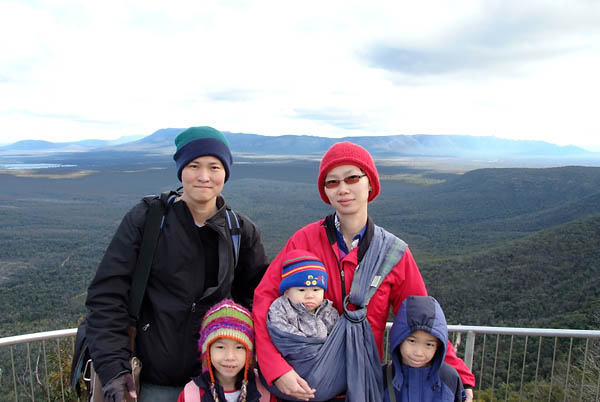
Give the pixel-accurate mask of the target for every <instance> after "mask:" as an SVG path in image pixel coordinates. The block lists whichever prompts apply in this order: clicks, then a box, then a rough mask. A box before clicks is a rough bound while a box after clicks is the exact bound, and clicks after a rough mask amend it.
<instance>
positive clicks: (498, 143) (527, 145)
mask: <svg viewBox="0 0 600 402" xmlns="http://www.w3.org/2000/svg"><path fill="white" fill-rule="evenodd" d="M182 130H183V129H181V128H164V129H160V130H157V131H156V132H154V133H153V134H151V135H148V136H146V137H143V138H141V139H139V140H136V141H130V142H125V143H122V142H119V143H117V142H116V141H102V140H85V141H78V142H66V143H51V142H46V141H20V142H18V143H15V144H12V145H7V146H4V147H0V153H10V152H17V151H30V152H39V151H57V152H58V151H60V152H74V151H78V152H80V151H86V150H87V151H103V152H106V151H127V152H144V153H153V154H159V155H160V154H172V153H173V152H174V149H175V147H174V145H173V140H174V138H175V137H176V136H177V134H179V133H180V132H181V131H182ZM224 134H225V135H226V136H227V138H228V139H229V141H230V144H231V148H232V151H233V152H234V153H239V154H259V155H264V154H272V155H318V156H320V155H322V154H323V153H324V152H325V151H326V150H327V149H328V148H329V147H330V146H331V145H332V144H334V143H335V142H339V141H352V142H355V143H357V144H360V145H362V146H364V147H365V148H367V149H368V150H369V151H370V152H371V153H372V154H373V155H374V156H377V157H382V158H383V157H445V158H461V157H469V158H515V159H520V158H561V159H565V158H574V159H577V158H592V159H593V158H595V159H597V160H600V153H594V152H589V151H587V150H584V149H581V148H578V147H575V146H559V145H555V144H550V143H547V142H543V141H518V140H507V139H501V138H496V137H473V136H463V135H423V134H420V135H391V136H369V137H367V136H363V137H345V138H328V137H315V136H307V135H281V136H264V135H259V134H246V133H230V132H225V133H224Z"/></svg>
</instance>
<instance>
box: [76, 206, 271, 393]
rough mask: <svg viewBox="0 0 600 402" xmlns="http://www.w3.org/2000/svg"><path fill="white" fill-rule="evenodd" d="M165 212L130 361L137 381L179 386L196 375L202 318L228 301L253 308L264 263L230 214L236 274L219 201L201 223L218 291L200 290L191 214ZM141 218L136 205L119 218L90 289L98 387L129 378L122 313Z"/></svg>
mask: <svg viewBox="0 0 600 402" xmlns="http://www.w3.org/2000/svg"><path fill="white" fill-rule="evenodd" d="M165 207H166V213H165V217H164V225H163V227H162V229H161V233H160V236H159V239H158V244H157V246H156V250H155V253H154V260H153V263H152V268H151V271H150V278H149V279H148V286H147V288H146V294H145V297H144V302H143V304H142V311H141V313H140V320H139V321H138V326H137V328H138V331H137V338H136V349H137V350H136V353H137V356H138V357H139V358H140V359H141V361H142V364H143V369H142V381H148V382H151V383H155V384H161V385H172V386H183V385H184V384H185V383H187V382H188V381H189V380H190V378H191V377H192V376H195V375H198V374H199V373H200V361H199V358H198V352H197V340H198V333H199V329H200V324H201V321H202V318H203V316H204V313H205V312H206V310H207V309H208V308H209V307H210V306H212V305H213V304H215V303H216V302H218V301H220V300H222V299H223V298H226V297H232V298H233V299H234V300H235V301H236V302H238V303H240V304H243V305H245V306H247V307H249V308H251V303H252V298H253V294H254V289H255V288H256V286H257V285H258V283H259V282H260V280H261V278H262V276H263V274H264V272H265V270H266V268H267V265H268V261H267V257H266V254H265V251H264V247H263V244H262V240H261V236H260V232H259V230H258V228H257V227H256V226H255V225H254V223H253V222H252V221H251V220H250V219H249V218H248V217H246V216H245V215H243V214H240V213H236V214H237V216H238V218H239V220H240V231H241V244H240V252H239V261H238V264H237V267H236V268H235V271H234V262H233V256H234V254H233V253H234V252H233V244H232V240H231V236H230V233H229V226H228V224H227V217H226V213H225V209H226V206H225V200H224V199H223V198H222V197H219V198H218V200H217V208H218V211H217V213H216V214H215V215H214V216H213V217H211V218H210V219H209V220H207V221H206V222H205V224H206V225H207V226H208V227H210V228H212V229H214V230H215V231H216V232H217V233H218V238H219V240H218V254H219V267H218V276H217V277H218V284H217V286H216V287H211V288H208V289H206V290H204V286H203V280H201V279H200V277H199V275H201V274H202V269H203V266H202V265H203V263H201V262H200V261H204V259H203V258H202V256H203V251H202V245H201V243H200V240H199V236H198V232H197V228H196V226H195V224H194V220H193V217H192V215H191V212H190V211H189V209H188V208H187V205H186V204H185V202H184V201H178V202H175V203H168V205H165ZM147 210H148V205H147V204H146V202H144V201H142V202H140V203H139V204H137V205H136V206H135V207H133V208H132V209H131V210H130V211H129V212H128V213H127V214H126V215H125V217H124V218H123V220H122V222H121V224H120V226H119V228H118V229H117V232H116V233H115V235H114V237H113V239H112V241H111V243H110V245H109V246H108V249H107V250H106V253H105V254H104V257H103V259H102V261H101V262H100V265H99V267H98V270H97V272H96V276H95V278H94V280H93V281H92V283H91V285H90V287H89V289H88V295H87V300H86V306H87V307H88V310H89V314H88V317H87V325H88V328H87V337H88V338H87V339H88V344H89V348H90V354H91V357H92V360H93V361H94V366H95V369H96V371H97V372H98V375H99V376H100V380H101V381H102V383H103V384H106V383H107V382H108V381H109V380H111V379H112V378H114V377H116V376H118V375H119V374H120V373H122V372H124V371H129V370H130V367H129V362H128V360H129V357H130V356H131V350H130V348H129V346H128V343H129V340H128V335H127V327H128V322H129V318H128V313H127V308H128V303H129V291H130V284H131V278H132V274H133V271H134V268H135V263H136V260H137V256H138V251H139V248H140V242H141V237H142V231H143V226H144V222H145V218H146V212H147ZM208 269H214V268H212V267H210V268H208Z"/></svg>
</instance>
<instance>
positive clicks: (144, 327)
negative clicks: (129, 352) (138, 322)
mask: <svg viewBox="0 0 600 402" xmlns="http://www.w3.org/2000/svg"><path fill="white" fill-rule="evenodd" d="M148 328H150V323H148V324H145V325H144V326H143V327H142V331H144V332H146V331H148Z"/></svg>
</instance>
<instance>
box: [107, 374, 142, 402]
mask: <svg viewBox="0 0 600 402" xmlns="http://www.w3.org/2000/svg"><path fill="white" fill-rule="evenodd" d="M130 391H133V392H134V393H135V383H134V382H133V376H132V375H131V373H123V374H121V375H119V376H117V377H115V378H113V379H112V380H110V381H109V382H108V383H107V384H106V385H105V386H104V402H123V401H126V400H130V399H131V397H130V395H129V392H130ZM136 398H137V395H136Z"/></svg>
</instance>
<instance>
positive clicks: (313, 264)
mask: <svg viewBox="0 0 600 402" xmlns="http://www.w3.org/2000/svg"><path fill="white" fill-rule="evenodd" d="M295 286H298V287H320V288H323V290H327V270H326V269H325V265H324V264H323V263H322V262H321V260H319V259H318V258H317V257H315V256H314V255H312V254H311V253H309V252H308V251H306V250H300V249H296V250H291V251H289V252H288V253H287V254H286V255H285V259H284V261H283V266H282V267H281V283H280V284H279V291H280V292H281V294H283V292H285V291H286V290H287V289H289V288H291V287H295Z"/></svg>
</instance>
